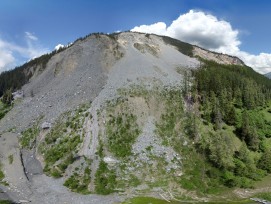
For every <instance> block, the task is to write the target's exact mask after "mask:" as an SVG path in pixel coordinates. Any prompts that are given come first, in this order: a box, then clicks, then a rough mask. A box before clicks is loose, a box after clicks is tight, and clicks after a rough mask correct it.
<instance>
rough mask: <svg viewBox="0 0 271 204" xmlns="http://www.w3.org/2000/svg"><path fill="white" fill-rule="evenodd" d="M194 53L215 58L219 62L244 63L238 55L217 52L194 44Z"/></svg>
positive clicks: (204, 57) (206, 57) (205, 57)
mask: <svg viewBox="0 0 271 204" xmlns="http://www.w3.org/2000/svg"><path fill="white" fill-rule="evenodd" d="M193 54H194V56H199V57H201V58H203V59H206V60H213V61H215V62H217V63H219V64H234V65H244V62H243V61H242V60H240V59H239V58H238V57H234V56H230V55H226V54H220V53H215V52H212V51H209V50H205V49H203V48H200V47H197V46H194V49H193Z"/></svg>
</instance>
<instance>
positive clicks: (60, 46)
mask: <svg viewBox="0 0 271 204" xmlns="http://www.w3.org/2000/svg"><path fill="white" fill-rule="evenodd" d="M63 47H65V46H64V45H62V44H58V45H57V46H55V50H59V49H60V48H63Z"/></svg>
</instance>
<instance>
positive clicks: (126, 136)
mask: <svg viewBox="0 0 271 204" xmlns="http://www.w3.org/2000/svg"><path fill="white" fill-rule="evenodd" d="M139 133H140V131H139V127H138V125H137V122H136V116H135V115H133V114H132V113H130V114H125V113H122V114H118V115H117V116H113V115H111V116H110V119H109V121H108V122H107V124H106V135H107V137H108V148H109V150H110V152H112V153H113V154H114V155H115V156H116V157H126V156H130V155H131V148H132V145H133V143H134V142H135V140H136V138H137V136H138V135H139Z"/></svg>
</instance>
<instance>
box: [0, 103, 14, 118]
mask: <svg viewBox="0 0 271 204" xmlns="http://www.w3.org/2000/svg"><path fill="white" fill-rule="evenodd" d="M11 108H12V106H9V105H6V104H4V103H3V102H2V101H1V100H0V120H1V119H2V118H4V117H5V115H6V114H7V113H8V112H9V111H10V110H11Z"/></svg>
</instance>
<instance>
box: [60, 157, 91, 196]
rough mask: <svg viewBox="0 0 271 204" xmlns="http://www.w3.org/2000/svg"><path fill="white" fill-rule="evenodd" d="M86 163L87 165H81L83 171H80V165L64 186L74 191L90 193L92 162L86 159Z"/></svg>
mask: <svg viewBox="0 0 271 204" xmlns="http://www.w3.org/2000/svg"><path fill="white" fill-rule="evenodd" d="M84 163H85V165H83V166H81V171H79V167H77V168H76V170H74V172H73V174H72V175H71V176H70V177H69V178H68V179H66V181H65V182H64V186H66V187H67V188H69V189H70V190H71V191H73V192H77V193H81V194H88V193H90V191H89V185H90V181H91V169H90V165H91V162H90V161H89V160H87V159H86V160H85V161H84Z"/></svg>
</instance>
